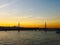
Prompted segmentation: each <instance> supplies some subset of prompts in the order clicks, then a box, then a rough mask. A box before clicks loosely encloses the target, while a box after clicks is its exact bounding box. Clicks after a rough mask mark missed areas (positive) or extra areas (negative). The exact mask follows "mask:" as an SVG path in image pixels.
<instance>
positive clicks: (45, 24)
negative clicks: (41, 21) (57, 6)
mask: <svg viewBox="0 0 60 45" xmlns="http://www.w3.org/2000/svg"><path fill="white" fill-rule="evenodd" d="M45 31H46V21H45Z"/></svg>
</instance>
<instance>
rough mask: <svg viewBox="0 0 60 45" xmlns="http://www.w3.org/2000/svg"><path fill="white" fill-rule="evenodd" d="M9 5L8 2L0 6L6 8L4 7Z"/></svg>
mask: <svg viewBox="0 0 60 45" xmlns="http://www.w3.org/2000/svg"><path fill="white" fill-rule="evenodd" d="M8 5H9V4H8V3H7V4H3V5H0V8H4V7H6V6H8Z"/></svg>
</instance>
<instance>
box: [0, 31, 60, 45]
mask: <svg viewBox="0 0 60 45" xmlns="http://www.w3.org/2000/svg"><path fill="white" fill-rule="evenodd" d="M0 45H60V34H56V31H47V32H44V31H20V32H18V31H0Z"/></svg>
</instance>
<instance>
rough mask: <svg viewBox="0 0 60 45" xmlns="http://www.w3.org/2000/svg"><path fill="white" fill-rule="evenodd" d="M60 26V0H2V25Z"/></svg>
mask: <svg viewBox="0 0 60 45" xmlns="http://www.w3.org/2000/svg"><path fill="white" fill-rule="evenodd" d="M45 20H46V23H47V27H48V28H60V0H0V26H17V25H18V22H20V25H21V26H23V27H44V22H45Z"/></svg>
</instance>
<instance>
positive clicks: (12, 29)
mask: <svg viewBox="0 0 60 45" xmlns="http://www.w3.org/2000/svg"><path fill="white" fill-rule="evenodd" d="M21 30H23V31H30V30H39V31H40V30H44V31H57V30H60V28H24V27H14V26H13V27H2V26H0V31H21Z"/></svg>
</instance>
